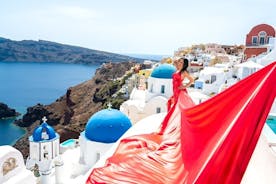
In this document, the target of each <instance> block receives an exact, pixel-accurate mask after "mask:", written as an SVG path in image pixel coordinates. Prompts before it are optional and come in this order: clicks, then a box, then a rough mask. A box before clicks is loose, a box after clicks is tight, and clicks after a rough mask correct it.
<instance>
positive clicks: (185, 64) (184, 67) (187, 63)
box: [180, 58, 189, 73]
mask: <svg viewBox="0 0 276 184" xmlns="http://www.w3.org/2000/svg"><path fill="white" fill-rule="evenodd" d="M181 59H183V67H182V68H181V70H180V73H183V72H184V71H186V72H188V71H187V68H188V66H189V60H188V59H187V58H181Z"/></svg>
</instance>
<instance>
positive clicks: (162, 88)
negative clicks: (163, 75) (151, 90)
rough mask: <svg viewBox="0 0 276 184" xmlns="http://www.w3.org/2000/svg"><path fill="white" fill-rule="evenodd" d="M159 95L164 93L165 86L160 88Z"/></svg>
mask: <svg viewBox="0 0 276 184" xmlns="http://www.w3.org/2000/svg"><path fill="white" fill-rule="evenodd" d="M161 93H162V94H164V93H165V85H162V86H161Z"/></svg>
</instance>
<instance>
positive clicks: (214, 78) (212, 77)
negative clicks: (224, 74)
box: [211, 75, 217, 84]
mask: <svg viewBox="0 0 276 184" xmlns="http://www.w3.org/2000/svg"><path fill="white" fill-rule="evenodd" d="M216 80H217V76H215V75H211V84H212V83H213V82H215V81H216Z"/></svg>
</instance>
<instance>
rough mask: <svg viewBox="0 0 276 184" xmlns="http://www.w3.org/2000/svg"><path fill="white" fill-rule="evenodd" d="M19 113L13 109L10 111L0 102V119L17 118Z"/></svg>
mask: <svg viewBox="0 0 276 184" xmlns="http://www.w3.org/2000/svg"><path fill="white" fill-rule="evenodd" d="M18 115H19V113H18V112H16V111H15V109H11V108H9V107H8V105H6V104H4V103H1V102H0V119H1V118H9V117H14V116H18Z"/></svg>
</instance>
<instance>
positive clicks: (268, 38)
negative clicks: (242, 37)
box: [267, 36, 272, 44]
mask: <svg viewBox="0 0 276 184" xmlns="http://www.w3.org/2000/svg"><path fill="white" fill-rule="evenodd" d="M271 38H272V37H271V36H269V37H267V44H269V40H270V39H271Z"/></svg>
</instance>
